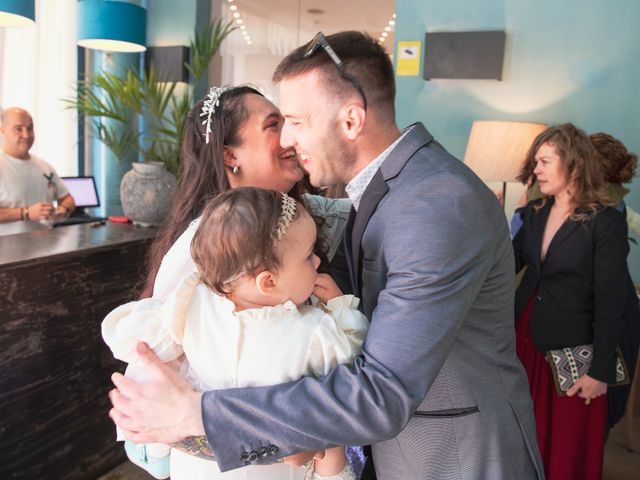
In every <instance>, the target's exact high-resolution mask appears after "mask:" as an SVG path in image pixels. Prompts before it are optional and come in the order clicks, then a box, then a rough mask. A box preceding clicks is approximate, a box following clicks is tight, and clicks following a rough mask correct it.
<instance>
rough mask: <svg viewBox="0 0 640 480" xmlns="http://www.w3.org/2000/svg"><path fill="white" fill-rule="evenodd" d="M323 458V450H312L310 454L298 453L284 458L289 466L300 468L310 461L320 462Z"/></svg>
mask: <svg viewBox="0 0 640 480" xmlns="http://www.w3.org/2000/svg"><path fill="white" fill-rule="evenodd" d="M323 458H324V450H313V451H310V452H299V453H294V454H293V455H289V456H288V457H284V458H283V459H282V460H284V462H285V463H288V464H289V465H293V466H294V467H301V466H303V465H306V464H307V463H309V462H310V461H311V460H321V459H323Z"/></svg>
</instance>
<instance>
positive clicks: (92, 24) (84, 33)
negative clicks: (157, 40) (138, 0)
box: [78, 0, 147, 52]
mask: <svg viewBox="0 0 640 480" xmlns="http://www.w3.org/2000/svg"><path fill="white" fill-rule="evenodd" d="M146 26H147V11H146V9H144V8H142V7H139V6H138V5H133V4H131V3H125V2H111V1H105V0H99V1H90V2H89V1H84V2H78V45H80V46H81V47H85V48H93V49H96V50H106V51H111V52H144V51H145V50H146V49H147V47H145V43H146V38H147V28H146Z"/></svg>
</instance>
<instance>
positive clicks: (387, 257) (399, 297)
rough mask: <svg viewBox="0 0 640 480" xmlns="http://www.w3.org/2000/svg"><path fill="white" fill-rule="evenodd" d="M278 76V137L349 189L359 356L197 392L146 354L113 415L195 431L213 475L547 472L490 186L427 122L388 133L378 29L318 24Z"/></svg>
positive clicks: (153, 435)
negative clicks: (293, 463)
mask: <svg viewBox="0 0 640 480" xmlns="http://www.w3.org/2000/svg"><path fill="white" fill-rule="evenodd" d="M274 79H275V81H276V82H279V83H280V91H281V108H282V112H283V115H284V117H285V126H284V127H283V131H282V140H281V143H282V144H283V145H288V146H289V145H290V146H294V147H295V148H296V150H297V151H298V153H299V154H300V155H301V158H302V163H303V166H304V168H305V169H306V170H307V171H308V172H309V175H310V179H311V182H312V183H313V184H315V185H331V184H334V183H336V182H339V181H342V182H345V183H347V184H348V185H347V193H348V195H349V197H350V198H351V199H352V201H353V206H354V211H353V212H352V218H351V220H350V223H351V225H350V234H347V238H346V248H347V252H346V253H347V257H349V259H350V262H349V263H350V270H351V274H352V275H351V278H352V284H353V287H354V290H355V294H356V295H358V296H360V297H361V298H362V306H363V310H364V313H365V314H366V315H367V317H368V318H369V319H370V321H371V327H370V330H369V333H368V336H367V339H366V342H365V344H364V347H363V354H362V356H360V357H358V358H357V359H356V361H355V362H354V364H353V365H350V366H346V365H343V366H339V367H337V368H336V369H334V370H333V371H332V372H331V373H330V374H329V375H327V376H325V377H323V378H320V379H316V378H304V379H302V380H299V381H296V382H291V383H288V384H283V385H277V386H273V387H260V388H244V389H234V390H223V391H212V392H206V393H204V395H203V396H201V394H197V393H195V392H192V391H190V390H189V389H188V388H187V387H185V386H184V384H180V382H179V380H178V379H176V378H174V377H171V376H170V374H168V373H166V372H165V371H164V370H162V367H161V366H159V365H157V364H156V363H155V360H153V358H152V354H149V353H147V354H146V357H147V358H150V359H151V360H149V362H150V364H151V366H152V367H153V368H156V369H157V371H158V372H159V373H158V378H159V380H158V381H157V382H155V384H151V385H146V386H142V385H136V384H134V383H133V382H131V381H129V380H127V379H124V378H122V377H121V376H119V375H115V376H114V383H116V386H117V387H118V389H119V391H114V392H112V395H111V398H112V402H113V404H114V410H112V412H111V415H112V417H113V418H114V420H115V421H116V423H117V424H118V425H120V426H121V427H123V428H124V429H125V430H127V434H128V436H129V437H130V438H131V439H133V440H134V441H139V442H141V441H173V440H176V439H178V438H181V437H182V436H185V435H196V434H200V433H202V432H203V431H206V434H207V437H208V439H209V442H210V444H211V446H212V448H213V451H214V452H215V455H216V457H217V461H218V463H219V465H220V468H221V469H222V470H228V469H233V468H237V467H241V466H243V465H247V464H250V463H262V462H270V461H273V460H274V458H276V457H280V456H284V455H290V454H292V453H295V452H299V451H313V450H319V449H323V448H325V447H328V446H333V445H354V444H371V445H372V449H373V459H374V463H375V468H376V471H377V475H378V478H379V479H380V480H389V479H391V480H395V479H397V480H411V479H478V480H480V479H483V480H485V479H534V478H543V475H544V474H543V468H542V464H541V462H540V456H539V453H538V447H537V442H536V433H535V423H534V418H533V407H532V402H531V399H530V397H529V388H528V385H527V380H526V376H525V373H524V370H523V368H522V366H521V365H520V363H519V362H518V360H517V359H516V354H515V338H514V324H513V292H514V256H513V251H512V247H511V242H510V239H509V231H508V227H507V222H506V218H505V216H504V213H503V211H502V210H501V208H500V205H499V204H498V202H497V201H496V199H495V196H494V195H493V193H492V192H491V191H490V190H489V189H488V188H486V187H485V186H484V184H483V183H482V182H481V181H480V180H479V179H478V178H477V177H476V176H475V175H474V174H473V173H472V172H471V171H470V170H469V169H468V168H467V167H466V166H465V165H464V164H463V163H462V162H460V161H458V160H457V159H455V158H454V157H452V156H451V155H450V154H448V153H447V152H446V150H445V149H444V148H443V147H442V146H440V145H439V144H438V143H437V142H436V141H435V140H434V139H433V137H432V136H431V135H430V134H429V132H428V131H427V130H426V129H425V128H424V126H423V125H422V124H420V123H418V124H415V125H412V126H410V127H409V128H407V129H405V130H403V131H399V130H398V128H397V126H396V123H395V111H394V96H395V83H394V76H393V67H392V64H391V62H390V60H389V57H388V56H387V54H386V53H385V52H384V50H383V49H382V48H381V47H380V46H379V45H378V44H377V43H376V42H375V40H373V39H372V38H370V37H368V36H366V35H364V34H361V33H358V32H342V33H338V34H335V35H331V36H328V37H326V38H325V37H324V36H323V35H322V34H319V35H318V36H316V38H315V39H314V40H313V41H312V42H311V43H310V44H307V45H305V46H303V47H301V48H299V49H297V50H295V51H294V52H292V53H291V54H290V55H289V56H287V57H286V58H285V59H284V60H283V61H282V62H281V64H280V66H279V67H278V69H277V70H276V73H275V75H274ZM160 392H162V394H161V395H160ZM126 397H128V398H129V399H132V400H127V398H126ZM200 401H201V405H200ZM172 404H173V405H172ZM200 408H201V411H200ZM180 412H183V413H180ZM184 412H188V413H184ZM200 413H202V420H200ZM180 415H181V416H180Z"/></svg>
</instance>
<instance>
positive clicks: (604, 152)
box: [589, 132, 638, 185]
mask: <svg viewBox="0 0 640 480" xmlns="http://www.w3.org/2000/svg"><path fill="white" fill-rule="evenodd" d="M589 138H590V139H591V142H592V143H593V146H594V147H596V150H597V151H598V153H599V154H600V166H601V168H602V173H603V174H604V180H605V182H609V183H613V184H617V185H620V184H622V183H629V182H630V181H631V180H633V177H635V175H636V167H637V164H638V156H637V155H636V154H635V153H631V152H630V151H629V150H627V147H625V146H624V144H623V143H622V142H621V141H620V140H618V139H617V138H615V137H612V136H611V135H609V134H608V133H603V132H598V133H593V134H591V135H590V136H589Z"/></svg>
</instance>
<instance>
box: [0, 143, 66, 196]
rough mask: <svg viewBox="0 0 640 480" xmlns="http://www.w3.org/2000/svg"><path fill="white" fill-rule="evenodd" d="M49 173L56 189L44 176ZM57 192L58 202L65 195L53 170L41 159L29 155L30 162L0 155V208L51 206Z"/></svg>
mask: <svg viewBox="0 0 640 480" xmlns="http://www.w3.org/2000/svg"><path fill="white" fill-rule="evenodd" d="M52 174H53V177H51V180H52V182H53V184H54V185H55V189H54V188H53V187H51V186H49V181H48V180H47V179H46V178H45V175H52ZM56 189H57V198H58V199H59V198H62V197H64V196H65V195H67V193H68V191H67V189H66V187H65V186H64V183H63V182H62V180H61V179H60V177H59V176H58V173H57V172H56V170H55V168H53V167H52V166H51V165H49V164H48V163H47V162H45V161H44V160H42V159H41V158H38V157H36V156H35V155H31V158H30V159H29V160H21V159H19V158H15V157H12V156H10V155H7V154H6V153H5V152H0V208H18V207H28V206H29V205H33V204H34V203H39V202H47V203H51V202H52V201H53V200H54V193H55V190H56Z"/></svg>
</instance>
